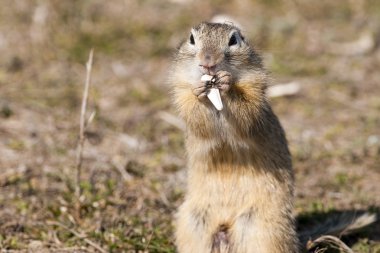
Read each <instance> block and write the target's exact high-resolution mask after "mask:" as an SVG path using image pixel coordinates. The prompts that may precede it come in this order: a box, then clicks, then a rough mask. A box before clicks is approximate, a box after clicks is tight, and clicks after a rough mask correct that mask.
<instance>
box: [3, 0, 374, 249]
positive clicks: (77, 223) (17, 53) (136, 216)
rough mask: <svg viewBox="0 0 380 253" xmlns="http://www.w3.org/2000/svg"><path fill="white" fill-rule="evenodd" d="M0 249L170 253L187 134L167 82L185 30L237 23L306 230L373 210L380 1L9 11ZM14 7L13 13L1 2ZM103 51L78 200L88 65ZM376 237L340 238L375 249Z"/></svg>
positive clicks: (217, 0)
mask: <svg viewBox="0 0 380 253" xmlns="http://www.w3.org/2000/svg"><path fill="white" fill-rule="evenodd" d="M1 3H2V6H3V7H2V8H0V55H1V57H0V248H1V249H2V250H1V252H174V251H175V248H174V245H173V235H172V231H173V224H172V220H173V215H174V213H175V210H176V208H177V207H178V205H179V204H180V203H181V201H182V199H183V194H184V189H185V176H186V170H185V169H186V168H185V166H186V165H185V151H184V133H183V123H182V122H181V121H180V120H179V119H178V118H177V117H176V113H175V111H174V110H173V108H172V106H171V104H170V87H169V86H168V85H167V84H166V80H167V77H168V70H169V69H170V66H171V64H172V63H171V57H172V55H173V53H174V52H175V48H176V46H177V45H178V44H179V43H180V42H181V40H182V39H184V38H187V36H188V33H189V31H190V28H191V26H193V25H196V24H197V23H199V22H201V21H204V20H211V19H213V18H215V17H217V16H218V17H219V18H220V17H221V18H222V19H227V20H232V21H233V22H234V23H236V24H239V25H241V26H242V30H243V32H244V33H245V34H246V37H247V38H249V40H250V41H251V43H252V44H253V45H254V46H255V47H256V48H257V50H258V51H259V52H260V53H261V54H262V55H263V58H264V62H265V66H266V68H267V69H268V70H269V71H270V72H271V75H272V83H271V85H278V84H287V83H291V84H292V85H293V87H294V86H295V87H297V89H296V91H295V92H294V93H293V94H292V95H291V96H287V95H285V94H279V95H278V96H275V95H273V96H272V97H271V102H272V105H273V108H274V111H275V112H276V113H277V114H278V116H279V118H280V120H281V122H282V124H283V126H284V128H285V131H286V132H287V137H288V140H289V145H290V148H291V152H292V155H293V161H294V168H295V171H296V181H297V183H296V188H297V190H296V197H297V201H296V213H297V215H298V216H299V222H300V226H303V225H305V226H307V225H313V224H314V223H318V222H319V221H320V219H323V218H325V217H328V216H329V215H330V214H332V213H336V212H338V213H339V212H343V211H346V210H350V211H353V210H371V211H375V212H379V207H380V184H379V182H380V82H379V80H380V71H379V69H380V49H379V42H380V2H379V1H376V0H342V1H327V0H321V1H307V0H283V1H280V0H265V1H264V0H256V1H254V0H236V1H226V0H212V1H198V0H162V1H155V0H141V1H137V0H113V1H100V0H93V1H89V0H84V1H74V0H73V1H58V0H50V1H47V0H17V1H12V0H2V2H1ZM5 6H6V7H5ZM91 48H94V50H95V53H94V64H93V70H92V85H91V87H90V93H89V104H88V115H87V117H88V116H89V115H90V114H91V113H92V112H95V113H96V115H95V118H94V120H93V121H92V122H91V124H89V126H88V128H87V130H86V136H87V141H86V144H85V147H84V159H83V173H82V182H81V189H82V191H83V194H82V196H81V198H80V199H79V200H78V199H77V198H76V197H75V194H74V188H75V176H76V171H75V166H76V148H77V143H78V133H79V118H80V104H81V99H82V93H83V87H84V80H85V75H86V69H85V63H86V61H87V59H88V54H89V52H90V50H91ZM379 231H380V226H379V224H377V225H375V226H372V228H370V229H369V230H366V231H365V232H363V233H360V234H357V235H356V236H354V237H352V238H349V240H348V241H346V242H347V243H348V244H349V245H350V246H352V247H353V248H354V250H355V251H356V252H380V232H379Z"/></svg>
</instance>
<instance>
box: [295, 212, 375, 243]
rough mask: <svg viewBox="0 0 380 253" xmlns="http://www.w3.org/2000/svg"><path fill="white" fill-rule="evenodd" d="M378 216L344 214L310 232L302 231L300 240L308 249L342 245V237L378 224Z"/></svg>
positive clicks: (370, 214) (332, 218) (330, 219)
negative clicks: (324, 245)
mask: <svg viewBox="0 0 380 253" xmlns="http://www.w3.org/2000/svg"><path fill="white" fill-rule="evenodd" d="M376 220H377V217H376V214H372V213H368V212H365V213H363V214H357V213H349V212H347V213H343V214H341V215H338V216H334V217H331V218H329V219H328V220H327V221H326V222H324V223H322V224H320V225H318V226H317V227H315V228H313V229H311V230H309V231H301V232H300V233H299V239H300V242H301V245H302V246H303V247H305V248H307V249H310V248H314V247H315V245H316V244H319V243H323V242H324V243H336V244H340V243H341V244H342V245H344V246H345V244H344V243H343V242H341V241H340V240H339V238H340V237H341V236H344V235H348V234H352V233H354V232H357V231H358V230H360V229H362V228H364V227H366V226H368V225H370V224H372V223H374V222H376Z"/></svg>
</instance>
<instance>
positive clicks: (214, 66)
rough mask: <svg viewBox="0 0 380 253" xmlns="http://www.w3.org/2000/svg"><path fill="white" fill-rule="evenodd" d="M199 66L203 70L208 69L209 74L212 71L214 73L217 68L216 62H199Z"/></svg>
mask: <svg viewBox="0 0 380 253" xmlns="http://www.w3.org/2000/svg"><path fill="white" fill-rule="evenodd" d="M199 66H200V67H201V68H202V70H204V71H207V72H208V73H209V74H210V73H212V74H214V72H215V69H216V64H215V65H212V64H199Z"/></svg>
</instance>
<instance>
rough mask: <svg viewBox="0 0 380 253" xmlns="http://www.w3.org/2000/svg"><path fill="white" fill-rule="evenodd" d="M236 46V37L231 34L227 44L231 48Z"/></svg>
mask: <svg viewBox="0 0 380 253" xmlns="http://www.w3.org/2000/svg"><path fill="white" fill-rule="evenodd" d="M236 44H237V39H236V35H235V34H233V35H232V36H231V38H230V41H229V42H228V46H233V45H236Z"/></svg>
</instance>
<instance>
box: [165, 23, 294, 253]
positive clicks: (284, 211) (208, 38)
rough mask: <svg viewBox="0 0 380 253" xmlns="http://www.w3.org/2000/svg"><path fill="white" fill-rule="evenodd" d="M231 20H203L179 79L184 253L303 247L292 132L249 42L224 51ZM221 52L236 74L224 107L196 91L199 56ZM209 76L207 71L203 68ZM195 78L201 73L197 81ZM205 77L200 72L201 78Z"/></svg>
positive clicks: (185, 50)
mask: <svg viewBox="0 0 380 253" xmlns="http://www.w3.org/2000/svg"><path fill="white" fill-rule="evenodd" d="M231 31H237V33H240V31H239V30H238V29H237V28H236V27H233V26H231V25H225V24H223V25H222V24H220V25H215V24H208V23H202V24H200V25H199V26H198V27H196V28H194V29H193V33H196V34H195V35H194V36H196V38H195V39H196V45H198V44H199V45H200V46H199V48H198V49H194V47H192V46H191V45H188V42H185V43H184V44H183V45H182V46H181V48H180V49H179V51H178V55H177V58H176V61H175V64H174V65H175V66H174V69H173V73H172V78H171V82H172V84H173V97H174V104H175V105H176V107H177V109H178V111H179V114H180V116H181V117H182V118H183V119H184V120H185V122H186V124H187V136H186V150H187V157H188V169H189V170H188V186H187V193H186V196H185V201H184V203H183V204H182V206H181V207H180V208H179V210H178V214H177V224H176V243H177V247H178V251H179V252H180V253H187V252H189V253H190V252H191V253H210V252H213V253H214V252H215V253H216V252H228V253H248V252H250V253H280V252H281V253H295V252H298V239H297V235H296V232H295V229H294V218H293V214H292V212H293V185H294V182H293V181H294V179H293V170H292V164H291V157H290V153H289V151H288V147H287V142H286V138H285V134H284V131H283V129H282V127H281V125H280V123H279V121H278V119H277V117H276V116H275V115H274V113H273V112H272V109H271V107H270V105H269V103H268V102H267V99H266V97H265V89H266V83H267V75H266V72H265V71H264V69H263V68H262V66H261V60H260V58H259V56H258V55H257V54H256V53H255V52H254V51H253V50H252V49H251V47H249V45H248V43H246V42H245V41H243V42H241V45H240V47H239V48H237V49H234V50H235V51H233V52H231V53H230V54H231V55H230V56H229V57H230V58H228V59H227V56H225V57H224V56H223V54H222V55H221V52H224V51H223V50H224V49H225V47H226V45H228V41H229V39H230V36H231ZM205 51H207V52H213V54H215V55H216V56H215V57H214V58H215V59H216V60H214V61H215V63H217V66H218V68H220V69H219V70H226V71H229V72H230V73H231V74H232V79H233V81H232V83H231V87H230V88H229V90H228V91H226V93H225V94H224V95H223V96H222V101H223V104H224V109H223V110H222V111H220V112H219V111H217V110H216V109H215V108H213V106H212V104H211V103H210V102H209V101H208V100H207V99H199V98H198V97H197V96H195V95H194V94H193V92H192V87H193V86H194V85H195V83H194V82H195V81H194V80H196V79H197V78H198V76H195V77H194V78H193V77H192V76H190V74H187V73H190V72H191V73H195V74H194V75H197V68H198V65H197V62H198V61H199V60H200V59H202V57H204V55H205ZM199 75H201V74H199ZM192 78H193V79H192ZM199 79H200V78H199Z"/></svg>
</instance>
